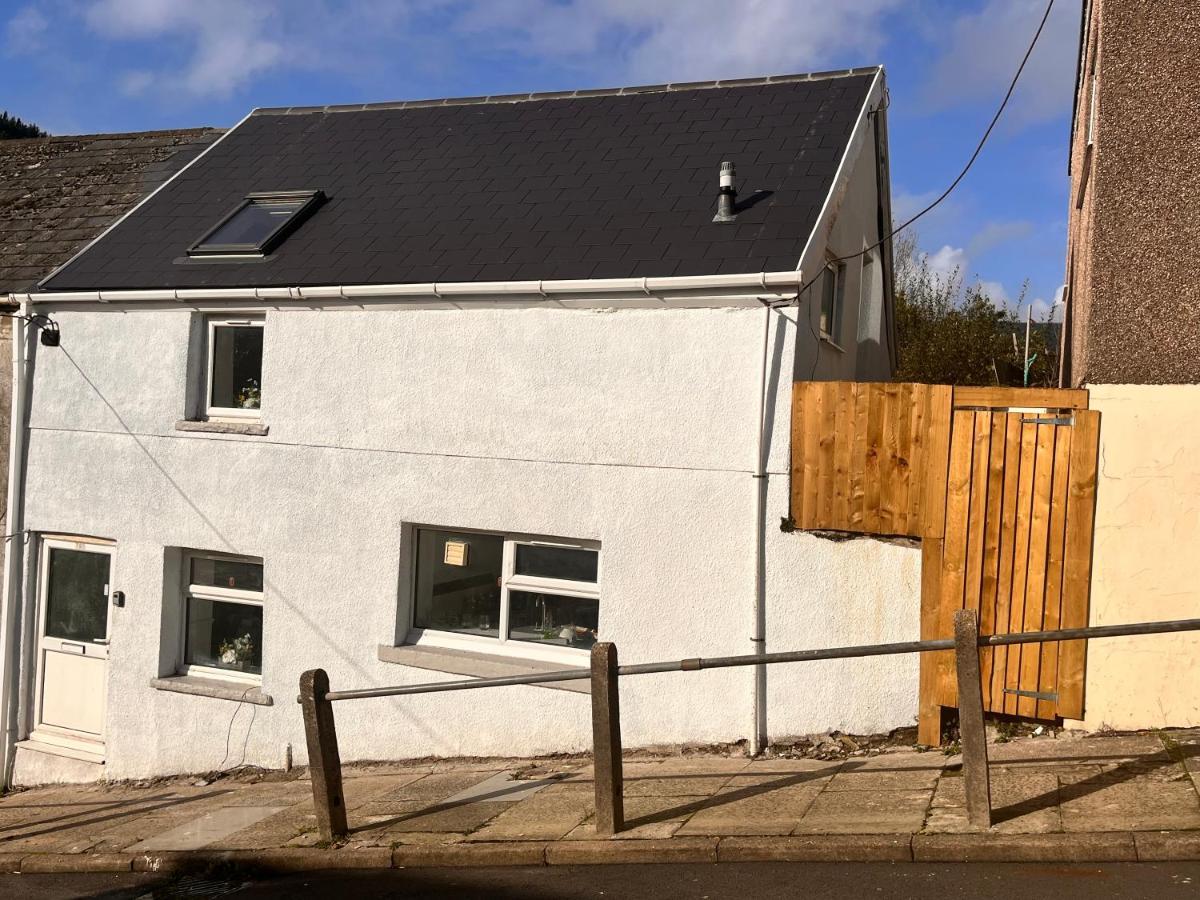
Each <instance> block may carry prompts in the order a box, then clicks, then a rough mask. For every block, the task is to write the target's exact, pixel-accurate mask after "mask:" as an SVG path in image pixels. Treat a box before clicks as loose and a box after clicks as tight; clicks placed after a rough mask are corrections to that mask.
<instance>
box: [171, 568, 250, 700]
mask: <svg viewBox="0 0 1200 900" xmlns="http://www.w3.org/2000/svg"><path fill="white" fill-rule="evenodd" d="M194 559H216V560H228V561H232V562H244V563H255V564H257V565H260V566H261V565H263V561H262V560H261V559H258V558H257V557H249V556H234V555H231V554H228V553H208V552H205V551H202V550H185V551H184V553H183V572H182V574H181V578H182V581H183V585H182V588H183V594H182V601H183V609H182V613H183V615H182V616H180V629H179V673H178V674H180V675H191V676H194V677H198V678H212V679H219V680H221V681H231V682H234V683H236V684H244V685H247V686H248V687H249V686H257V685H261V684H262V673H259V674H257V675H256V674H254V673H253V672H237V671H234V670H233V669H219V668H217V667H215V666H204V665H199V664H196V663H189V662H188V661H187V656H188V613H189V606H190V604H191V601H192V598H198V599H200V600H215V601H217V602H220V603H240V604H242V605H244V606H257V607H259V608H260V609H262V610H263V635H264V637H263V644H264V645H265V644H266V637H265V635H266V618H267V616H266V604H265V603H264V602H263V601H264V598H265V596H266V590H265V587H266V585H265V583H264V590H263V591H245V590H240V589H237V588H223V587H214V586H213V585H206V584H194V583H193V582H192V560H194ZM265 571H266V570H265V568H264V572H265ZM260 649H265V647H264V648H260Z"/></svg>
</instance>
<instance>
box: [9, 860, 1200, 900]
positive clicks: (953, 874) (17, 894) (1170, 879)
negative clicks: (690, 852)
mask: <svg viewBox="0 0 1200 900" xmlns="http://www.w3.org/2000/svg"><path fill="white" fill-rule="evenodd" d="M305 896H309V897H348V898H354V900H372V898H383V897H389V898H392V897H405V898H409V897H411V898H431V900H443V898H446V900H448V898H455V900H462V898H475V897H479V898H483V897H486V898H489V900H517V898H520V900H525V898H532V900H543V898H544V900H575V898H580V900H582V898H596V897H605V898H618V900H622V898H663V900H747V898H748V897H753V898H754V900H770V898H774V897H803V898H806V900H808V898H825V897H832V898H846V900H858V898H862V897H877V898H885V900H886V898H901V897H903V898H907V897H936V898H937V900H951V898H957V897H962V898H972V900H991V898H997V900H1000V898H1003V900H1034V898H1041V897H1053V898H1054V900H1096V898H1100V897H1103V898H1109V897H1137V898H1150V900H1173V898H1176V897H1180V898H1184V897H1187V898H1195V897H1197V896H1200V862H1174V863H1111V864H1088V865H1047V864H1043V863H972V864H923V863H840V864H839V863H721V864H699V865H687V864H680V865H675V864H664V865H640V866H639V865H610V866H544V867H537V868H494V869H483V868H478V869H400V870H380V871H340V872H317V873H313V872H307V873H303V874H299V875H284V876H277V877H266V878H255V879H247V878H245V877H242V876H237V875H233V876H225V877H217V876H213V877H209V878H204V879H201V878H183V879H168V878H164V877H162V876H157V875H133V874H129V875H4V876H0V898H4V900H26V898H29V900H66V898H83V897H88V898H104V900H118V898H119V900H126V898H129V900H133V898H144V900H151V898H153V900H183V898H215V897H232V898H236V900H243V898H244V900H264V898H285V897H286V898H292V897H305Z"/></svg>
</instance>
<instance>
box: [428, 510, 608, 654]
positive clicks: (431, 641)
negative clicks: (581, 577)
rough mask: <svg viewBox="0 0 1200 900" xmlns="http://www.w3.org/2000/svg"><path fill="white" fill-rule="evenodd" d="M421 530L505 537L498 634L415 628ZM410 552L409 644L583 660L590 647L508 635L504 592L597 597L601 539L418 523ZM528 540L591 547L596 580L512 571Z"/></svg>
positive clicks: (573, 547)
mask: <svg viewBox="0 0 1200 900" xmlns="http://www.w3.org/2000/svg"><path fill="white" fill-rule="evenodd" d="M422 531H443V532H452V533H454V534H462V535H467V536H469V535H480V536H484V537H498V538H501V539H503V541H504V550H503V555H502V558H501V579H500V622H499V629H498V630H499V635H498V636H497V637H488V636H484V635H474V634H462V633H460V632H457V631H441V630H438V629H435V628H417V627H416V625H415V624H414V623H415V621H416V614H417V567H418V564H419V561H418V559H417V553H416V547H417V540H418V537H419V535H420V533H421V532H422ZM410 534H411V540H412V546H413V554H412V557H411V558H412V560H413V563H412V566H411V572H410V573H409V574H410V577H409V592H408V596H409V610H408V625H409V631H408V640H407V643H409V644H416V645H419V646H429V647H440V648H443V649H447V650H466V651H469V652H474V653H487V654H491V655H493V656H509V657H513V658H514V659H529V660H538V661H545V662H556V663H565V664H567V665H571V666H580V665H586V664H587V660H588V659H589V657H590V655H591V651H590V650H588V649H585V648H575V647H556V646H553V645H547V644H538V643H536V642H534V641H521V640H513V639H512V638H510V637H509V636H508V634H509V593H510V592H511V591H534V592H539V591H540V592H542V593H549V594H559V595H561V596H564V597H577V598H579V599H581V600H595V601H596V602H597V603H599V602H600V595H601V587H600V584H601V578H602V577H603V560H602V559H601V558H600V543H599V542H598V541H585V540H573V539H563V538H549V537H543V536H538V535H530V534H518V533H512V532H506V531H486V530H483V529H478V528H455V527H450V526H440V525H417V526H413V527H412V528H411V530H410ZM519 545H531V546H538V547H561V548H563V549H566V550H592V551H595V552H596V554H597V560H596V580H595V581H594V582H590V581H571V580H567V579H560V578H546V577H542V576H536V575H518V574H517V573H516V564H517V547H518V546H519Z"/></svg>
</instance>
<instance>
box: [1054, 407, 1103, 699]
mask: <svg viewBox="0 0 1200 900" xmlns="http://www.w3.org/2000/svg"><path fill="white" fill-rule="evenodd" d="M1099 445H1100V413H1098V412H1096V411H1095V410H1080V411H1078V412H1077V413H1075V433H1074V435H1072V441H1071V462H1070V471H1069V473H1068V476H1067V524H1066V527H1067V534H1066V545H1065V549H1064V559H1063V566H1064V575H1063V599H1062V627H1063V628H1083V627H1085V626H1086V625H1087V624H1088V594H1089V591H1090V589H1091V580H1092V531H1093V528H1094V527H1095V512H1096V457H1097V454H1098V452H1099ZM1086 658H1087V642H1086V641H1064V642H1063V643H1062V646H1061V649H1060V650H1059V657H1058V714H1059V715H1060V716H1062V717H1064V718H1068V719H1081V718H1083V684H1084V665H1085V662H1086Z"/></svg>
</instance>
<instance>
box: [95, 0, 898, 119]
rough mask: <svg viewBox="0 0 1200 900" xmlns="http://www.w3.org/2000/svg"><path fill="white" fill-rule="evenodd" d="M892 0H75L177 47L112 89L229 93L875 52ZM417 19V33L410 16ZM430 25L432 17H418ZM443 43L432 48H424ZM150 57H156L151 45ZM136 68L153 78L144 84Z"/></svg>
mask: <svg viewBox="0 0 1200 900" xmlns="http://www.w3.org/2000/svg"><path fill="white" fill-rule="evenodd" d="M901 5H902V0H841V2H839V3H837V4H830V3H828V2H827V0H743V2H734V3H730V2H728V0H657V2H645V0H393V2H390V3H380V2H372V0H343V2H335V0H255V2H254V3H246V2H244V0H203V2H196V0H86V3H85V5H84V6H83V7H82V9H83V16H84V21H85V22H86V23H87V25H88V27H89V28H90V29H91V30H92V31H93V32H94V33H95V34H96V35H98V36H100V37H103V38H107V39H111V40H118V41H125V42H130V43H140V44H142V45H145V46H147V47H151V45H158V46H157V47H153V49H157V50H161V49H162V48H163V47H166V48H169V49H171V50H174V48H176V47H179V48H180V50H181V52H180V53H179V54H177V57H178V58H177V59H176V60H175V61H173V63H172V65H171V66H170V67H163V68H161V69H156V70H153V71H152V70H151V69H150V68H149V67H147V66H145V65H139V66H138V68H137V69H136V70H133V71H131V72H126V73H122V74H121V76H120V77H119V79H118V83H119V85H121V86H122V87H123V89H125V90H127V91H130V92H133V93H139V92H142V91H145V90H147V89H155V90H162V91H164V92H166V93H178V92H180V91H182V92H185V93H186V94H188V95H192V96H228V95H229V94H231V93H233V92H235V91H237V90H239V89H241V88H243V87H245V86H247V85H248V84H250V83H251V82H252V81H253V79H254V78H255V77H256V76H260V75H262V74H263V73H266V72H279V71H286V70H299V69H316V68H336V69H339V70H346V71H352V70H354V69H356V68H357V69H358V70H359V71H362V70H369V69H371V68H373V67H376V66H378V65H380V64H381V62H382V61H384V60H387V59H389V57H392V56H395V55H396V54H412V55H413V56H421V57H422V58H427V57H432V58H435V59H438V60H439V61H440V62H441V64H443V65H444V64H445V61H446V60H453V58H454V53H455V52H457V51H459V50H463V49H465V50H466V52H470V53H472V54H475V55H479V54H484V55H486V54H490V53H497V52H499V53H503V54H506V55H508V56H516V57H518V58H522V59H525V60H528V61H531V62H535V63H539V62H546V61H553V62H554V63H556V64H558V65H566V66H569V67H571V68H574V69H576V70H578V71H581V72H585V73H587V77H588V78H589V79H591V80H594V81H596V82H605V83H609V82H614V83H633V82H645V81H660V80H669V81H684V80H691V79H709V78H733V77H738V76H743V75H755V74H770V73H783V72H794V71H805V70H812V69H818V68H822V67H827V66H831V65H847V64H850V65H868V64H872V63H875V62H878V61H879V56H880V54H881V51H882V48H883V45H884V43H885V42H886V40H887V39H888V36H889V35H888V31H887V28H886V25H885V20H884V13H886V12H888V11H890V10H894V9H897V8H899V7H900V6H901ZM420 17H427V18H428V19H429V20H430V21H426V22H423V23H422V24H423V25H424V26H426V27H424V28H422V29H421V30H420V33H419V34H418V33H417V31H416V29H411V28H410V26H411V24H412V21H413V19H414V18H420ZM431 23H433V24H431ZM443 45H444V46H445V52H444V53H438V52H436V50H431V47H432V48H436V47H440V46H443ZM160 55H161V53H160ZM145 73H150V74H151V75H152V76H153V81H152V83H150V84H147V83H146V79H145V77H144V74H145Z"/></svg>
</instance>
